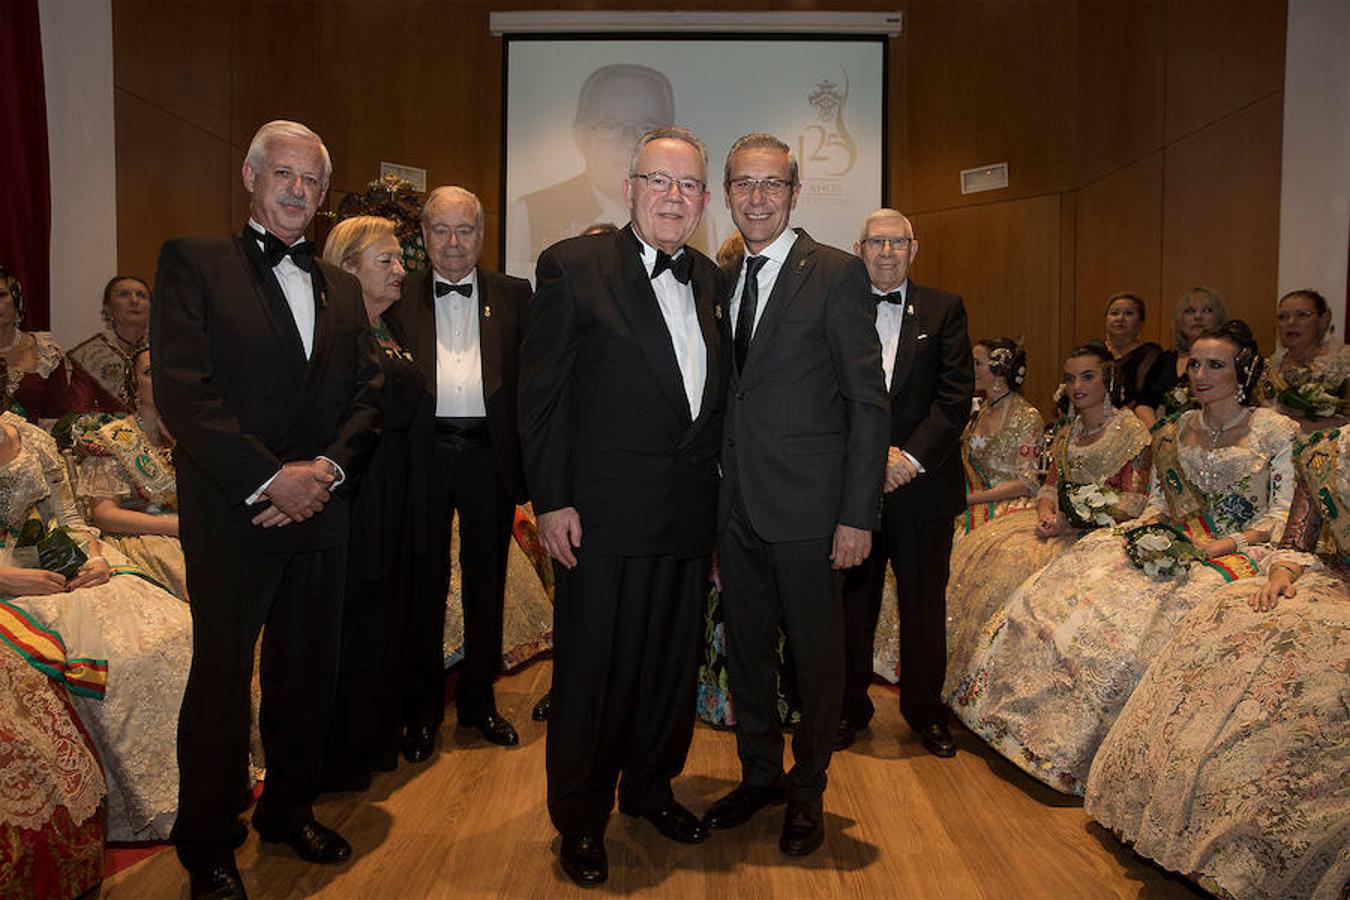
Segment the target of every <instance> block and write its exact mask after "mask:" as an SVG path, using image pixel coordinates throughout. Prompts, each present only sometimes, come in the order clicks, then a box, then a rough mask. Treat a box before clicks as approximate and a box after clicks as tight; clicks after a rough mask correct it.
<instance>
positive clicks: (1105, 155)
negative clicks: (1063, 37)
mask: <svg viewBox="0 0 1350 900" xmlns="http://www.w3.org/2000/svg"><path fill="white" fill-rule="evenodd" d="M1166 8H1167V7H1166V0H1139V2H1134V3H1120V2H1119V0H1084V2H1082V3H1080V4H1079V7H1078V102H1077V112H1078V116H1077V119H1078V122H1077V138H1078V183H1079V184H1089V183H1091V182H1093V181H1095V180H1097V179H1098V178H1101V177H1102V176H1104V175H1106V174H1108V173H1110V172H1114V171H1116V170H1117V169H1120V168H1122V167H1124V166H1127V165H1129V164H1130V163H1133V162H1136V161H1138V160H1140V159H1142V158H1144V157H1145V156H1147V155H1148V154H1150V153H1152V152H1153V151H1155V150H1157V149H1158V148H1159V147H1161V146H1162V144H1163V119H1164V112H1165V109H1166V106H1167V103H1166V90H1165V86H1166V80H1165V77H1164V69H1163V66H1164V60H1165V44H1166V41H1165V37H1164V22H1165V19H1166Z"/></svg>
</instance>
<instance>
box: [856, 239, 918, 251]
mask: <svg viewBox="0 0 1350 900" xmlns="http://www.w3.org/2000/svg"><path fill="white" fill-rule="evenodd" d="M912 243H914V238H912V237H870V238H863V239H862V245H863V246H864V247H866V248H867V249H869V250H875V251H876V252H878V253H880V252H881V251H882V250H884V249H886V245H887V244H890V245H891V249H892V250H908V249H909V245H910V244H912Z"/></svg>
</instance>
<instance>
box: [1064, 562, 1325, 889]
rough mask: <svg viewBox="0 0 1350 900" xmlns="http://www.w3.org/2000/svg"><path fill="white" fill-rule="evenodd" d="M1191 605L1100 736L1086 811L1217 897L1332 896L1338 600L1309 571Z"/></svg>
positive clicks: (1253, 582)
mask: <svg viewBox="0 0 1350 900" xmlns="http://www.w3.org/2000/svg"><path fill="white" fill-rule="evenodd" d="M1263 580H1264V579H1248V580H1245V581H1240V582H1236V583H1234V584H1232V585H1229V586H1228V587H1226V588H1223V589H1222V590H1219V591H1218V592H1216V593H1215V594H1214V595H1213V596H1211V597H1210V598H1208V599H1206V600H1203V601H1201V602H1200V603H1199V604H1197V605H1196V607H1195V608H1194V609H1193V610H1192V611H1191V613H1190V614H1189V615H1188V616H1187V617H1186V618H1185V619H1184V620H1183V621H1182V622H1181V623H1180V625H1179V626H1178V628H1177V630H1176V633H1175V636H1174V637H1173V638H1172V640H1171V641H1170V642H1169V643H1168V644H1167V645H1166V646H1165V647H1164V648H1163V649H1162V650H1161V652H1159V654H1158V655H1157V657H1156V659H1155V660H1154V661H1153V664H1152V666H1151V667H1150V668H1149V670H1148V672H1147V673H1146V674H1145V675H1144V677H1143V679H1142V680H1141V681H1140V683H1139V686H1138V688H1137V689H1136V690H1135V691H1134V694H1133V695H1132V696H1131V697H1130V700H1129V702H1128V703H1126V704H1125V708H1124V709H1123V710H1122V711H1121V713H1120V717H1119V718H1118V719H1117V721H1116V724H1115V727H1113V728H1112V729H1111V732H1110V733H1109V734H1108V735H1107V737H1106V740H1105V741H1103V742H1102V746H1101V749H1100V750H1099V751H1098V752H1097V756H1096V759H1095V760H1094V761H1093V763H1092V769H1091V772H1090V774H1089V776H1088V780H1087V793H1086V797H1085V803H1084V808H1085V809H1086V811H1087V813H1088V815H1090V816H1092V817H1093V818H1094V819H1096V820H1097V821H1099V822H1101V823H1102V824H1103V825H1105V826H1106V827H1108V828H1110V829H1111V830H1112V831H1114V832H1115V833H1116V834H1118V835H1119V836H1120V837H1121V838H1122V839H1123V840H1125V841H1127V842H1129V843H1131V844H1133V845H1134V849H1135V850H1136V851H1137V852H1138V853H1140V854H1142V855H1143V856H1147V857H1149V858H1150V859H1153V860H1156V861H1157V862H1158V863H1159V864H1161V865H1163V866H1165V867H1166V868H1169V869H1172V870H1174V871H1177V872H1181V873H1183V874H1186V875H1189V876H1191V877H1193V878H1195V879H1197V880H1198V881H1200V882H1201V884H1202V885H1204V886H1205V887H1207V888H1208V889H1210V890H1211V891H1213V892H1215V893H1218V894H1220V895H1221V896H1228V895H1231V896H1234V897H1244V898H1245V897H1253V898H1256V897H1262V898H1264V897H1269V898H1277V897H1279V898H1284V897H1316V898H1327V900H1339V898H1341V897H1343V896H1344V891H1345V890H1346V885H1347V884H1348V883H1350V786H1347V781H1346V778H1347V772H1348V771H1350V770H1348V769H1347V765H1350V598H1348V597H1347V596H1346V592H1345V589H1344V587H1343V586H1342V584H1341V582H1340V580H1339V579H1338V578H1335V577H1332V576H1329V575H1327V574H1325V573H1323V572H1319V571H1310V572H1309V573H1307V574H1305V575H1304V576H1303V578H1301V579H1299V581H1298V583H1297V588H1298V593H1297V594H1296V596H1294V597H1293V598H1285V599H1283V600H1281V601H1280V603H1279V605H1278V606H1277V607H1276V608H1275V609H1274V610H1271V611H1268V612H1254V611H1253V610H1251V609H1250V608H1249V607H1248V606H1247V604H1246V600H1247V598H1248V597H1250V596H1251V595H1252V594H1253V593H1254V592H1255V591H1256V590H1257V588H1258V587H1259V585H1260V584H1261V582H1262V581H1263Z"/></svg>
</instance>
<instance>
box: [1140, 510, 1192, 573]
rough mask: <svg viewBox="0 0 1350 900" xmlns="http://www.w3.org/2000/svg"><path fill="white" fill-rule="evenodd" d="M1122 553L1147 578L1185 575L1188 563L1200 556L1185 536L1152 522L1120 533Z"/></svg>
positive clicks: (1168, 527) (1166, 526) (1167, 526)
mask: <svg viewBox="0 0 1350 900" xmlns="http://www.w3.org/2000/svg"><path fill="white" fill-rule="evenodd" d="M1122 535H1123V536H1124V538H1125V555H1126V556H1128V557H1129V558H1130V562H1131V563H1133V564H1134V565H1135V567H1136V568H1139V569H1142V570H1143V572H1144V574H1145V575H1147V576H1149V577H1150V578H1176V577H1178V576H1181V575H1185V574H1186V572H1187V570H1188V569H1189V568H1190V564H1191V563H1192V562H1193V561H1195V560H1198V559H1201V558H1203V557H1202V554H1201V553H1200V551H1199V549H1197V548H1196V546H1195V544H1193V543H1192V542H1191V539H1190V538H1188V537H1186V535H1184V534H1182V533H1181V532H1179V531H1177V530H1176V529H1175V528H1172V527H1171V526H1170V525H1163V524H1162V523H1158V522H1155V523H1154V524H1152V525H1141V526H1140V527H1138V528H1131V529H1130V530H1129V531H1125V532H1122Z"/></svg>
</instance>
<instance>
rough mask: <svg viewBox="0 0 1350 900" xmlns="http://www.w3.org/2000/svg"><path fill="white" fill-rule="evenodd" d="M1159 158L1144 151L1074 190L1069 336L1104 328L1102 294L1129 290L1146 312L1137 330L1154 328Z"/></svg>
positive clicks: (1095, 334) (1153, 331) (1152, 332)
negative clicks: (1129, 162) (1138, 157)
mask: <svg viewBox="0 0 1350 900" xmlns="http://www.w3.org/2000/svg"><path fill="white" fill-rule="evenodd" d="M1162 212H1163V159H1162V154H1161V153H1154V154H1152V155H1151V156H1148V157H1145V158H1144V159H1142V160H1140V161H1139V162H1137V163H1135V164H1134V165H1132V166H1127V167H1126V168H1124V169H1121V170H1120V171H1118V172H1115V173H1113V174H1111V175H1108V176H1107V177H1105V178H1103V179H1101V180H1100V181H1097V182H1094V183H1093V184H1090V185H1088V186H1087V187H1085V188H1083V189H1082V190H1080V191H1079V192H1078V212H1077V217H1076V232H1077V240H1076V260H1075V273H1074V285H1075V287H1074V326H1073V335H1074V337H1073V340H1074V342H1075V343H1079V342H1082V341H1085V340H1088V339H1089V338H1101V337H1102V335H1103V334H1104V333H1105V328H1104V315H1105V309H1106V298H1107V297H1109V296H1111V295H1112V294H1114V293H1116V292H1117V291H1133V292H1134V293H1136V294H1139V295H1140V296H1141V297H1143V298H1144V302H1145V303H1146V304H1147V306H1148V310H1149V313H1150V315H1149V317H1148V318H1147V319H1146V320H1145V322H1144V331H1143V334H1144V335H1145V337H1146V338H1148V339H1150V340H1156V339H1157V338H1158V334H1159V322H1160V319H1161V316H1160V315H1159V306H1158V290H1159V287H1160V285H1161V279H1162V276H1161V272H1162Z"/></svg>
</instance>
